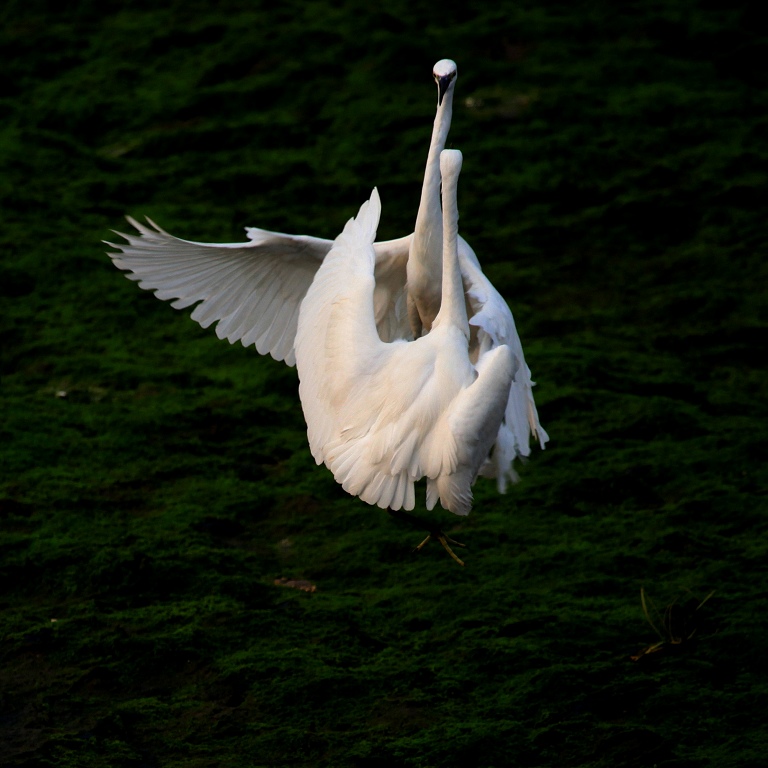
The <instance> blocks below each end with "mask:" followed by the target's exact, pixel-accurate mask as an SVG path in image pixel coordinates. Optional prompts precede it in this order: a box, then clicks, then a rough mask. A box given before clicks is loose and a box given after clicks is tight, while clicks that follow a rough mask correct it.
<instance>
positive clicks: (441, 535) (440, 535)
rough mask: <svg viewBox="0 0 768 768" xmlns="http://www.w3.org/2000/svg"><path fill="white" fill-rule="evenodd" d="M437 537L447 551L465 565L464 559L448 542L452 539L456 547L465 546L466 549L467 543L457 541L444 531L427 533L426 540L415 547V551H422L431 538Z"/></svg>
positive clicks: (460, 563)
mask: <svg viewBox="0 0 768 768" xmlns="http://www.w3.org/2000/svg"><path fill="white" fill-rule="evenodd" d="M433 538H434V539H437V540H438V541H439V542H440V543H441V544H442V545H443V548H444V549H445V551H446V552H447V553H448V554H449V555H450V556H451V557H452V558H453V559H454V560H455V561H456V562H457V563H458V564H459V565H464V561H463V560H462V559H461V558H460V557H459V556H458V555H457V554H456V553H455V552H454V551H453V550H452V549H451V547H450V545H449V544H448V542H449V541H450V542H451V544H453V545H454V546H456V547H464V548H465V549H466V547H467V545H466V544H462V543H461V542H460V541H456V539H452V538H451V537H450V536H447V535H446V534H445V533H443V532H442V531H438V530H434V531H432V532H430V533H429V534H428V535H427V538H426V539H424V541H422V542H421V544H419V546H418V547H415V548H414V550H413V551H414V552H421V549H422V547H424V546H426V544H427V542H429V540H430V539H433Z"/></svg>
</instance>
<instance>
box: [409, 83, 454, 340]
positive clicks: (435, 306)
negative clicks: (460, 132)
mask: <svg viewBox="0 0 768 768" xmlns="http://www.w3.org/2000/svg"><path fill="white" fill-rule="evenodd" d="M453 88H454V86H453V84H451V86H450V87H449V88H448V90H447V91H446V93H445V94H444V95H443V100H442V103H441V104H439V105H438V107H437V114H436V115H435V122H434V125H433V127H432V140H431V141H430V144H429V153H428V154H427V167H426V169H425V170H424V182H423V183H422V185H421V201H420V202H419V211H418V213H417V214H416V226H415V227H414V230H413V239H412V240H411V247H410V249H409V253H408V264H407V266H406V272H407V278H408V317H409V319H410V322H411V328H412V329H413V332H414V336H415V337H417V338H418V337H419V336H421V334H422V332H423V331H429V329H430V328H431V327H432V323H433V321H434V319H435V316H436V315H437V312H438V310H439V308H440V281H441V278H442V271H443V265H442V255H443V254H442V251H443V231H442V230H443V228H442V221H441V212H440V153H441V152H442V151H443V148H444V147H445V141H446V139H447V138H448V131H449V130H450V128H451V116H452V114H453Z"/></svg>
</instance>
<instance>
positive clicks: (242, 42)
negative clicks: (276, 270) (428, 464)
mask: <svg viewBox="0 0 768 768" xmlns="http://www.w3.org/2000/svg"><path fill="white" fill-rule="evenodd" d="M272 5H273V4H268V3H266V2H245V0H240V1H238V0H223V1H222V2H219V3H217V4H215V6H214V4H213V3H210V4H209V3H201V2H185V3H181V2H177V3H168V4H167V5H166V6H165V7H164V8H160V9H158V7H157V4H156V3H150V2H146V1H145V2H127V0H126V1H125V2H111V3H99V2H91V1H89V0H79V1H77V0H73V1H72V2H69V3H62V2H57V3H53V2H49V3H46V2H42V1H41V0H26V1H25V2H21V0H16V1H15V2H14V0H11V1H10V2H8V3H7V4H6V5H5V6H4V7H3V9H2V10H0V18H1V19H2V25H0V42H1V45H2V49H1V51H2V53H0V57H1V58H0V61H2V67H0V118H1V119H0V163H1V164H2V172H1V173H0V249H1V251H0V252H1V253H2V271H1V272H0V293H2V299H1V301H2V305H1V307H0V324H1V328H2V352H3V357H2V408H3V413H2V422H1V423H0V430H1V431H2V435H1V436H0V451H1V452H2V472H3V476H2V489H1V491H0V526H1V530H2V534H1V537H0V547H1V549H0V558H1V559H0V625H1V629H0V632H1V635H2V648H1V651H0V653H1V655H0V660H1V666H0V762H3V764H4V765H9V766H88V767H91V766H93V767H96V766H104V767H105V768H106V767H111V766H116V765H126V766H135V767H136V768H154V767H155V766H184V767H185V768H186V767H192V768H195V767H197V766H211V767H213V766H217V767H218V766H227V767H228V768H230V767H232V768H238V767H239V766H282V765H292V766H293V765H295V766H305V765H306V766H319V765H329V766H354V767H359V768H378V767H380V766H381V767H384V766H387V767H388V768H389V767H390V766H392V767H393V768H397V767H398V766H409V767H411V766H413V767H415V766H460V765H472V766H481V767H488V766H497V767H500V766H541V767H544V766H547V767H551V768H561V767H563V766H567V767H570V766H591V767H593V768H597V767H598V766H600V767H601V768H603V767H605V768H608V767H609V766H637V767H638V768H640V767H641V766H642V767H645V766H659V767H660V768H661V766H664V767H665V768H704V767H709V766H712V767H714V766H717V767H720V766H728V767H731V766H734V767H735V766H740V767H742V766H755V767H756V766H763V765H765V764H766V759H768V758H766V755H767V754H768V732H767V730H766V712H768V679H767V678H766V674H765V672H763V669H764V667H765V658H766V656H767V655H768V640H766V631H767V630H768V619H767V618H766V617H767V616H768V583H767V582H766V571H767V570H768V558H767V557H766V554H767V550H768V540H767V539H766V533H767V531H766V528H767V526H766V511H767V510H766V487H767V486H768V472H767V471H766V461H765V459H766V450H767V449H768V426H767V425H766V415H767V410H768V409H767V408H766V400H767V399H768V379H767V377H766V348H767V347H768V345H766V329H767V328H768V321H767V319H766V314H767V313H766V306H767V305H768V290H767V289H766V282H767V281H768V269H766V255H767V253H766V251H767V250H768V249H767V248H766V246H767V244H768V225H767V224H766V216H767V214H768V185H767V184H766V175H767V174H766V172H767V171H768V145H767V144H766V135H768V66H767V65H766V62H767V61H768V33H766V32H765V28H764V27H761V26H760V24H759V23H758V16H757V8H758V6H757V5H756V4H755V5H754V8H755V11H754V12H753V11H752V10H750V9H751V7H752V6H747V5H745V4H743V3H740V2H738V1H737V2H718V1H717V0H712V1H711V2H704V1H703V0H701V1H699V2H697V1H696V0H676V1H672V0H671V1H669V2H662V0H658V1H657V2H653V1H652V0H648V1H645V2H632V3H621V4H616V3H608V2H568V3H565V2H562V3H542V2H528V1H527V0H526V2H518V3H512V2H507V0H498V1H495V2H493V3H491V2H486V3H475V4H472V7H473V8H474V9H475V10H473V11H470V10H467V9H468V7H469V5H470V4H466V3H447V2H443V3H440V4H436V3H418V4H414V3H405V2H396V1H394V2H390V3H387V4H371V3H367V2H365V3H364V2H359V1H357V2H356V1H352V0H350V1H349V2H345V1H344V0H338V2H331V0H327V1H326V2H282V3H280V4H277V7H274V8H273V7H272ZM105 8H109V10H105ZM446 56H448V57H451V58H454V59H455V60H456V61H457V62H458V65H459V71H460V77H459V82H458V86H457V106H456V111H455V116H454V124H453V128H452V132H451V138H450V144H451V146H454V147H458V148H460V149H462V150H463V152H464V156H465V164H464V172H463V174H462V180H461V187H460V198H459V203H460V208H461V214H462V219H461V227H462V232H463V234H464V235H465V236H466V237H467V239H468V240H469V241H470V242H471V243H472V244H473V245H474V246H475V248H476V250H477V252H478V254H479V256H480V259H481V260H482V262H483V264H484V266H485V267H486V271H487V273H488V274H489V275H490V276H491V278H492V279H493V280H494V281H495V283H496V285H497V287H498V288H499V289H500V290H501V291H502V293H503V294H504V295H505V296H506V297H507V298H508V300H509V302H510V305H511V307H512V309H513V312H514V313H515V316H516V319H517V322H518V328H519V330H520V333H521V336H522V338H523V342H524V345H525V349H526V354H527V357H528V361H529V364H530V366H531V368H532V370H533V372H534V376H535V378H536V379H537V380H538V382H539V385H538V387H537V389H536V394H537V400H538V403H539V410H540V415H541V418H542V422H543V424H544V425H545V426H546V428H547V429H548V430H549V433H550V435H551V437H552V441H551V443H550V445H549V447H548V449H547V450H546V451H545V452H543V453H542V452H539V451H536V452H535V453H534V455H533V457H532V460H531V461H530V462H529V463H528V464H527V465H525V466H524V467H522V469H521V474H522V481H521V482H520V483H519V484H518V485H517V486H516V487H515V488H513V489H512V490H511V492H510V493H509V494H508V495H506V496H504V497H501V496H498V495H497V494H496V492H495V490H494V488H493V487H492V486H491V485H490V484H488V483H485V482H480V483H478V485H477V486H476V506H475V509H474V511H473V513H472V515H471V516H470V517H469V518H468V519H466V520H458V519H456V518H453V517H452V516H450V515H445V524H446V525H449V526H454V527H452V528H451V530H453V531H455V535H456V536H457V537H458V538H460V539H462V540H464V541H466V542H467V544H468V545H469V547H470V549H469V550H468V552H467V555H466V560H467V566H466V568H464V569H461V568H459V567H457V566H456V565H455V564H454V563H452V562H451V561H450V560H449V559H448V558H447V557H446V556H445V554H444V553H443V552H442V550H441V549H440V548H439V547H436V546H430V547H428V548H427V549H426V550H425V551H424V552H422V553H421V554H420V555H419V556H418V557H415V556H413V555H411V554H410V548H411V546H412V545H413V544H414V543H415V542H416V540H417V535H416V534H414V532H413V531H411V530H408V529H407V528H405V527H403V526H402V525H401V524H399V523H397V522H396V521H393V520H392V519H390V518H389V517H388V516H387V515H385V514H383V513H382V512H381V511H380V510H378V509H376V508H371V507H368V506H366V505H365V504H363V503H362V502H360V501H358V500H356V499H352V498H350V497H347V496H346V495H345V494H344V492H343V491H341V489H340V488H338V487H337V486H336V485H335V483H334V482H333V479H332V477H331V476H330V474H329V473H328V472H327V470H325V469H324V468H319V467H315V466H314V464H313V462H312V460H311V457H310V454H309V450H308V448H307V445H306V436H305V431H304V425H303V421H302V417H301V410H300V408H299V404H298V396H297V380H296V375H295V371H294V370H289V369H287V368H286V367H284V366H283V365H282V364H278V363H276V362H274V361H273V360H271V359H264V358H260V357H259V356H258V355H256V353H255V352H254V351H253V350H246V349H243V348H242V347H240V346H237V347H230V346H229V345H227V344H226V343H223V342H220V341H219V340H218V339H217V338H216V337H215V335H214V334H213V333H211V332H210V330H209V331H204V330H202V329H201V328H199V327H198V326H197V325H196V324H195V323H193V322H191V321H190V320H189V319H188V318H187V317H186V314H185V313H179V312H175V311H174V310H173V309H171V308H170V307H169V306H168V305H167V304H164V303H162V302H159V301H157V300H156V299H154V298H153V297H152V296H151V295H148V294H145V293H143V292H141V291H140V290H139V289H138V288H137V287H136V285H135V284H133V283H130V282H129V281H127V280H126V279H125V278H124V277H122V276H121V275H120V274H119V273H118V272H117V271H116V270H115V269H114V267H113V266H112V265H111V263H110V261H109V259H108V258H107V257H106V256H105V255H104V253H103V251H104V248H103V246H102V245H101V244H100V242H99V241H100V240H101V239H102V238H108V237H110V232H109V230H110V229H112V228H118V229H121V228H125V226H126V225H125V224H124V222H123V219H122V216H123V215H124V214H125V213H131V214H133V215H135V216H139V215H144V214H147V215H150V216H151V217H153V218H154V219H155V220H156V221H158V222H159V223H160V224H161V225H162V226H164V227H166V228H167V229H169V230H170V231H171V232H173V233H175V234H177V235H179V236H181V237H186V238H189V239H197V240H208V241H232V240H239V239H241V238H242V236H243V232H242V227H243V226H246V225H256V226H263V227H267V228H271V229H278V230H283V231H288V232H306V233H311V234H317V235H322V236H326V237H333V236H335V235H336V234H337V232H338V231H339V230H340V229H341V227H342V225H343V223H344V222H345V221H346V219H347V218H348V217H349V216H351V215H352V214H353V213H354V212H355V211H356V210H357V207H358V206H359V205H360V203H361V202H362V201H363V200H364V199H365V198H366V197H367V195H368V194H369V193H370V190H371V188H372V187H373V186H374V185H377V186H378V187H379V190H380V192H381V195H382V200H383V220H382V227H381V230H380V234H381V236H382V237H393V236H398V235H402V234H405V233H406V232H408V231H410V229H411V228H412V226H413V220H414V217H415V212H416V206H417V202H418V193H419V183H420V177H421V174H422V171H423V164H424V158H425V152H426V147H427V143H428V136H429V130H430V125H431V120H432V116H433V114H434V102H435V92H434V85H433V83H432V82H431V79H430V69H431V66H432V64H433V63H434V61H435V60H437V59H439V58H442V57H446ZM280 577H287V578H304V579H310V580H311V581H312V582H313V583H315V584H316V585H317V592H316V593H314V594H306V593H303V592H298V591H295V590H291V589H286V588H281V587H277V586H275V585H274V580H275V579H277V578H280ZM641 586H643V587H644V588H645V590H646V592H647V593H648V594H649V595H650V596H651V598H652V599H653V600H654V602H655V603H656V604H657V605H658V606H659V607H660V608H663V606H664V605H666V604H668V603H671V602H673V601H675V600H679V601H682V602H685V601H688V600H693V596H697V597H698V598H702V597H704V596H705V595H706V594H707V593H709V592H710V591H711V590H716V592H715V595H714V597H713V598H712V599H711V600H710V601H709V602H708V603H707V604H706V606H704V607H703V608H702V610H701V611H700V614H701V616H702V619H703V621H702V625H701V628H700V629H699V632H698V634H697V636H696V637H695V638H694V640H693V641H691V642H690V643H686V644H684V645H683V646H681V647H680V648H679V650H678V652H677V653H671V652H670V653H665V652H662V653H659V654H656V655H654V657H648V658H647V659H645V661H643V662H639V663H636V662H632V661H630V660H629V656H630V655H631V654H633V653H636V652H637V651H638V650H640V649H641V648H643V647H644V646H646V645H648V644H650V643H652V642H654V641H655V640H656V636H655V634H654V632H653V630H652V629H651V627H650V626H648V624H647V623H646V622H645V619H644V617H643V614H642V612H641V608H640V600H639V592H640V588H641Z"/></svg>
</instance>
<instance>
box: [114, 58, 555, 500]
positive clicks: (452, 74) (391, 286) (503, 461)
mask: <svg viewBox="0 0 768 768" xmlns="http://www.w3.org/2000/svg"><path fill="white" fill-rule="evenodd" d="M433 75H434V78H435V81H436V82H437V85H438V106H437V114H436V116H435V121H434V126H433V129H432V140H431V142H430V147H429V153H428V157H427V166H426V170H425V173H424V182H423V184H422V191H421V201H420V204H419V209H418V213H417V216H416V226H415V231H414V232H413V234H412V235H407V236H406V237H402V238H399V239H397V240H389V241H385V242H380V243H374V245H373V248H374V253H375V255H376V260H375V268H374V277H375V290H374V297H373V304H374V317H375V320H376V326H377V329H378V333H379V336H380V337H381V339H382V340H383V341H392V340H394V339H408V338H414V337H418V336H420V335H421V334H422V333H426V332H429V330H430V328H431V327H432V323H433V321H434V318H435V316H436V315H437V312H438V309H439V307H440V306H441V291H442V289H441V285H442V281H441V274H442V237H443V235H442V218H441V212H440V152H441V151H442V150H443V148H444V147H445V142H446V138H447V135H448V130H449V128H450V124H451V115H452V109H453V93H454V88H455V85H456V77H457V69H456V64H455V63H454V62H453V61H451V60H450V59H443V60H441V61H439V62H437V64H435V67H434V70H433ZM128 221H129V223H130V224H132V225H133V226H134V227H135V228H136V229H137V230H138V232H139V235H138V236H137V235H125V234H122V233H118V234H121V236H122V237H124V238H125V239H126V240H127V243H123V244H114V243H108V245H111V246H112V247H113V248H116V249H118V252H113V253H110V254H109V255H110V257H111V258H112V260H113V262H114V263H115V265H116V266H117V267H118V268H119V269H122V270H125V271H126V276H127V277H128V278H129V279H131V280H136V281H138V283H139V286H140V287H141V288H145V289H147V290H151V291H155V295H156V296H157V297H158V298H160V299H164V300H171V301H172V306H173V307H175V308H176V309H184V308H186V307H190V306H192V305H193V304H197V306H196V307H195V309H194V310H193V312H192V314H191V317H192V319H193V320H196V321H197V322H199V323H200V325H202V326H203V327H204V328H207V327H209V326H210V325H212V324H213V323H217V325H216V334H217V335H218V336H219V338H221V339H228V340H229V341H230V343H234V342H235V341H238V340H239V341H241V342H242V343H243V345H244V346H251V345H254V346H255V347H256V349H257V351H258V352H259V353H260V354H267V353H268V354H270V355H272V357H274V358H275V359H276V360H285V362H286V363H287V364H288V365H294V364H295V359H296V358H295V353H294V344H295V338H296V325H297V321H298V316H299V308H300V306H301V303H302V301H303V299H304V297H305V296H306V294H307V290H308V289H309V286H310V285H311V283H312V280H313V279H314V277H315V274H316V273H317V270H318V268H319V267H320V264H321V263H322V262H323V259H324V258H325V256H326V255H327V254H328V252H329V251H330V249H331V246H332V245H333V241H331V240H325V239H322V238H317V237H311V236H307V235H287V234H283V233H280V232H269V231H267V230H264V229H258V228H255V227H250V228H247V230H246V231H247V234H248V242H245V243H221V244H217V243H198V242H192V241H189V240H181V239H179V238H177V237H174V236H173V235H171V234H169V233H168V232H165V231H164V230H162V229H161V228H160V227H158V226H157V225H156V224H155V223H154V222H152V221H151V220H149V225H150V226H144V225H143V224H140V223H138V222H137V221H135V220H134V219H132V218H130V217H128ZM458 253H459V264H460V269H461V275H462V280H463V285H464V291H465V296H466V302H467V305H468V309H469V312H470V314H471V318H470V320H469V323H470V326H471V329H470V331H471V338H470V342H471V344H470V356H471V358H472V360H473V361H477V360H478V359H479V356H480V355H481V354H482V353H484V352H486V351H488V350H489V349H492V348H495V347H497V346H499V345H508V346H509V347H510V348H511V349H512V352H513V353H514V355H515V357H516V358H517V361H518V373H517V374H516V376H515V380H514V381H513V382H512V384H511V385H510V388H509V392H508V398H507V406H506V410H505V414H504V420H503V422H502V424H501V426H500V428H499V431H498V435H497V439H496V441H495V445H494V447H493V451H492V454H491V455H490V456H489V457H488V461H487V462H485V464H484V466H483V468H482V470H481V474H483V475H484V476H487V477H495V478H496V479H497V484H498V487H499V491H500V492H502V493H503V492H504V491H505V490H506V485H507V482H508V480H510V479H512V480H514V479H515V478H516V475H515V472H514V469H513V466H512V465H513V462H514V459H515V458H516V457H517V456H522V457H525V456H528V455H530V446H529V439H530V436H531V435H534V436H535V437H536V438H537V439H538V441H539V443H540V445H541V447H542V448H543V447H544V444H545V443H546V442H547V440H548V439H549V438H548V436H547V433H546V432H545V431H544V429H543V428H542V427H541V425H540V424H539V418H538V414H537V411H536V405H535V403H534V400H533V393H532V386H533V382H532V381H531V372H530V370H529V368H528V366H527V365H526V363H525V357H524V355H523V349H522V345H521V343H520V339H519V337H518V334H517V330H516V328H515V322H514V320H513V318H512V313H511V312H510V310H509V307H508V306H507V304H506V302H505V301H504V299H503V298H502V297H501V295H500V294H499V293H498V291H496V289H495V288H494V287H493V286H492V285H491V283H490V281H489V280H488V279H487V278H486V277H485V275H484V274H483V272H482V269H481V268H480V264H479V262H478V260H477V256H476V255H475V253H474V251H473V250H472V249H471V248H470V247H469V245H468V244H467V243H466V241H465V240H464V239H463V238H461V237H459V239H458ZM198 302H199V303H198Z"/></svg>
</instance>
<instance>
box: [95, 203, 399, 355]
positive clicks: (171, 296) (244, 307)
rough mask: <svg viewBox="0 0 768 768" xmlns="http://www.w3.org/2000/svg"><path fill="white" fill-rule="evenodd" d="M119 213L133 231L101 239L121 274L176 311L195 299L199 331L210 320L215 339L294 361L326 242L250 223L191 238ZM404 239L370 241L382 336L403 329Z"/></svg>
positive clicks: (194, 314)
mask: <svg viewBox="0 0 768 768" xmlns="http://www.w3.org/2000/svg"><path fill="white" fill-rule="evenodd" d="M127 218H128V222H129V223H130V224H131V225H132V226H133V227H135V228H136V229H137V230H138V232H139V235H138V236H136V235H133V234H122V233H117V234H120V235H121V237H124V238H125V239H126V240H127V243H119V244H115V243H108V245H111V246H112V247H113V248H116V249H118V252H113V253H110V254H109V256H110V257H111V258H112V261H113V262H114V264H115V266H117V267H118V268H119V269H122V270H125V271H126V277H128V278H129V279H131V280H136V281H137V282H138V284H139V286H140V287H141V288H144V289H146V290H151V291H154V292H155V295H156V296H157V297H158V298H159V299H164V300H171V305H172V306H173V307H174V308H176V309H185V308H187V307H190V306H192V305H193V304H196V303H197V306H196V307H195V309H194V311H193V312H192V314H191V317H192V319H193V320H196V321H197V322H198V323H200V325H202V326H203V328H208V327H209V326H210V325H211V324H213V323H218V324H217V326H216V334H217V335H218V337H219V338H220V339H227V340H228V341H229V342H230V343H234V342H236V341H241V342H242V343H243V345H244V346H251V345H254V346H255V347H256V349H257V350H258V352H259V353H260V354H262V355H264V354H270V355H272V357H274V358H275V359H276V360H285V362H286V363H287V364H288V365H294V364H295V360H296V358H295V354H294V349H293V346H294V340H295V338H296V327H297V323H298V315H299V307H300V306H301V302H302V300H303V299H304V296H305V295H306V293H307V290H308V289H309V286H310V285H311V283H312V280H313V279H314V277H315V274H316V272H317V270H318V268H319V266H320V264H321V263H322V260H323V258H324V257H325V255H326V254H327V253H328V251H329V250H330V249H331V246H332V244H333V242H332V241H331V240H324V239H322V238H318V237H309V236H307V235H287V234H284V233H281V232H268V231H267V230H264V229H257V228H255V227H251V228H249V229H248V230H247V233H248V238H249V241H248V242H246V243H219V244H217V243H199V242H194V241H191V240H182V239H180V238H178V237H174V236H173V235H171V234H169V233H168V232H166V231H165V230H163V229H161V228H160V227H159V226H157V224H155V223H154V222H153V221H151V220H148V221H149V224H150V226H149V227H147V226H144V225H143V224H140V223H139V222H137V221H135V220H134V219H132V218H130V217H127ZM409 243H410V236H409V237H405V238H400V239H399V240H391V241H387V242H383V243H377V244H376V246H375V247H376V253H377V262H376V279H377V284H376V318H377V321H378V323H379V332H380V334H381V337H382V338H384V339H390V338H396V337H398V336H403V335H405V334H406V333H408V322H407V317H406V309H405V264H406V261H407V257H408V245H409ZM198 302H199V303H198Z"/></svg>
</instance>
